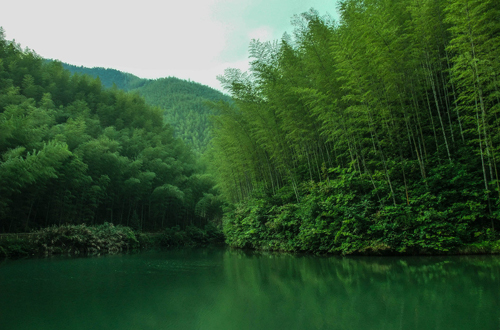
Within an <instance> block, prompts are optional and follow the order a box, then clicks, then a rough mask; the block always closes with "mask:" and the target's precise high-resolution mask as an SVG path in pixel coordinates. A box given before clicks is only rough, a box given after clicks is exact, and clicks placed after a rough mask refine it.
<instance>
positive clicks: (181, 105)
mask: <svg viewBox="0 0 500 330" xmlns="http://www.w3.org/2000/svg"><path fill="white" fill-rule="evenodd" d="M63 67H64V68H65V69H67V70H69V71H70V72H71V73H72V74H75V73H77V74H84V75H89V76H91V77H94V78H97V77H99V79H100V80H101V83H102V85H103V86H105V87H107V88H111V87H113V86H116V87H117V88H119V89H121V90H124V91H127V92H136V93H138V94H140V95H141V96H142V97H144V99H145V100H146V103H148V104H149V105H152V106H157V107H159V108H161V109H163V110H164V115H163V118H164V121H165V122H166V123H168V124H170V125H171V126H172V128H173V130H174V134H175V136H176V137H179V138H180V139H182V140H183V141H184V143H186V144H187V145H188V146H190V147H191V149H192V150H193V151H194V152H195V153H197V154H202V153H204V152H205V150H206V149H207V145H208V143H209V141H210V124H209V118H210V116H211V115H213V114H214V113H213V110H212V109H211V108H209V107H208V106H207V105H206V102H207V101H218V100H226V101H228V100H230V97H228V96H226V95H224V94H223V93H221V92H220V91H218V90H215V89H213V88H211V87H208V86H205V85H202V84H200V83H197V82H193V81H186V80H183V79H179V78H175V77H167V78H159V79H145V78H139V77H137V76H135V75H133V74H131V73H126V72H122V71H119V70H115V69H106V68H99V67H94V68H87V67H83V66H75V65H71V64H67V63H63Z"/></svg>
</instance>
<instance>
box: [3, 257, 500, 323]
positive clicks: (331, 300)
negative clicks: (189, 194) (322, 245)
mask: <svg viewBox="0 0 500 330" xmlns="http://www.w3.org/2000/svg"><path fill="white" fill-rule="evenodd" d="M499 306H500V258H499V257H498V256H482V257H479V256H475V257H474V256H471V257H412V258H396V257H358V258H340V257H329V258H321V257H314V256H291V255H283V254H272V253H253V252H243V251H231V250H225V249H205V250H177V251H164V252H145V253H141V254H133V255H114V256H104V257H93V258H90V257H89V258H64V257H57V258H50V259H33V260H17V261H4V262H3V263H1V264H0V329H2V330H10V329H12V330H17V329H37V330H45V329H50V330H58V329H72V330H78V329H93V330H99V329H121V330H128V329H134V330H137V329H179V330H190V329H217V330H225V329H238V330H240V329H241V330H245V329H287V330H291V329H300V330H307V329H364V330H366V329H384V330H388V329H389V330H390V329H405V330H406V329H500V312H499V310H500V309H499Z"/></svg>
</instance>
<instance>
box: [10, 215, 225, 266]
mask: <svg viewBox="0 0 500 330" xmlns="http://www.w3.org/2000/svg"><path fill="white" fill-rule="evenodd" d="M221 244H224V236H223V234H222V232H221V230H220V229H219V228H217V227H216V226H215V225H213V224H212V223H209V224H207V225H206V226H205V227H204V228H199V227H196V226H187V227H186V228H185V229H181V228H180V227H179V226H175V227H171V228H165V229H164V230H162V231H160V232H157V233H154V234H149V233H143V232H138V231H135V230H133V229H132V228H130V227H125V226H120V225H118V226H114V225H113V224H111V223H104V224H102V225H98V226H86V225H85V224H80V225H62V226H51V227H47V228H43V229H40V230H37V231H34V232H32V233H29V234H21V235H15V234H12V235H4V236H0V257H9V258H19V257H31V256H49V255H57V254H64V255H96V254H113V253H119V252H131V251H137V250H141V249H151V248H179V247H202V246H208V245H221Z"/></svg>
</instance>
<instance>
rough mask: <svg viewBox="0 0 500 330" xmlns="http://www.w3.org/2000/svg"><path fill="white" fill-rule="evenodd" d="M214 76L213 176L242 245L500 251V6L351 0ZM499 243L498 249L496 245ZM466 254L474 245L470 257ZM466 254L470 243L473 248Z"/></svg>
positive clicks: (301, 19)
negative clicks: (217, 89)
mask: <svg viewBox="0 0 500 330" xmlns="http://www.w3.org/2000/svg"><path fill="white" fill-rule="evenodd" d="M339 9H340V15H341V18H340V21H339V22H334V21H333V20H332V19H330V18H329V17H321V16H320V15H319V14H318V13H317V12H315V11H313V10H311V11H310V12H307V13H304V14H302V15H299V16H297V17H295V18H294V24H295V31H294V33H293V36H289V35H285V36H284V37H283V39H282V40H280V41H278V42H259V41H253V42H252V43H251V45H250V50H251V56H252V61H251V70H250V72H249V73H241V72H240V71H238V70H232V69H228V70H227V71H226V73H225V75H224V76H223V77H221V78H220V80H221V82H222V83H223V84H224V86H225V88H226V89H227V91H229V92H230V94H231V96H232V97H233V100H234V103H233V104H230V103H227V102H225V103H224V102H220V103H218V104H215V105H214V107H216V108H217V110H218V111H220V112H221V115H220V116H218V117H216V119H215V121H214V125H215V138H214V141H213V143H214V148H215V150H214V154H213V155H212V160H213V169H214V171H215V172H217V173H218V182H219V186H220V187H221V188H222V189H223V191H224V194H225V196H226V198H227V199H229V200H232V201H233V202H235V203H238V204H237V206H236V208H235V209H234V211H232V212H231V213H229V214H228V215H227V216H226V219H225V222H224V226H225V233H226V235H227V240H228V242H229V243H230V244H231V245H233V246H240V247H243V246H245V247H254V248H262V249H275V250H286V251H314V252H333V253H353V252H364V251H372V250H373V251H379V252H408V253H414V252H415V253H422V252H424V253H425V252H429V253H431V252H432V253H434V252H450V251H451V252H453V251H456V252H458V251H469V252H470V251H483V250H489V249H491V246H492V245H495V244H496V245H497V246H498V241H497V240H498V234H497V233H498V228H499V227H500V222H499V217H500V212H499V199H500V195H499V194H500V189H499V175H498V165H499V162H500V150H499V147H500V122H499V111H500V101H499V100H500V92H499V90H500V61H499V59H500V2H499V1H496V0H451V1H448V0H422V1H414V0H402V1H386V0H342V1H340V6H339ZM493 242H496V243H493ZM464 249H465V250H464ZM467 249H470V250H467Z"/></svg>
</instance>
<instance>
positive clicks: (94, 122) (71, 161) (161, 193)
mask: <svg viewBox="0 0 500 330" xmlns="http://www.w3.org/2000/svg"><path fill="white" fill-rule="evenodd" d="M200 170H201V168H200V166H199V165H198V163H197V161H196V159H195V157H194V156H193V154H192V153H191V152H190V150H189V149H188V148H187V147H186V146H185V145H184V144H183V143H182V142H181V141H180V140H179V139H176V138H174V136H173V132H172V129H171V128H170V126H168V125H165V124H164V123H163V114H162V112H161V110H160V109H158V108H153V107H151V106H148V105H147V104H146V103H145V101H144V99H143V98H141V97H139V96H138V95H137V94H128V93H125V92H123V91H121V90H118V89H117V88H114V89H107V88H104V87H103V86H102V84H101V82H100V80H99V79H94V78H91V77H89V76H86V75H78V74H75V75H72V74H71V73H70V72H69V71H67V70H65V69H64V68H63V66H62V64H61V63H60V62H49V61H45V60H43V59H42V58H41V57H39V56H38V55H36V54H35V53H34V52H33V51H30V50H22V49H21V48H20V47H19V46H18V45H17V44H16V43H15V42H11V41H7V40H5V38H4V35H3V30H2V29H1V28H0V233H2V232H26V231H30V230H34V229H39V228H44V227H48V226H51V225H62V224H87V225H100V224H103V223H104V222H108V223H114V224H116V225H118V224H120V225H127V226H130V227H132V228H134V229H137V230H143V231H158V230H160V229H162V228H165V227H171V226H177V225H178V226H180V227H186V226H188V225H198V226H203V225H204V224H206V223H207V222H208V221H209V220H210V219H213V218H214V217H216V216H217V212H219V211H218V210H220V207H219V206H220V203H219V202H218V201H217V199H216V197H215V196H214V193H215V192H214V191H213V189H212V188H213V182H212V180H211V179H210V178H209V177H208V176H207V175H205V174H203V172H201V171H200Z"/></svg>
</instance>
